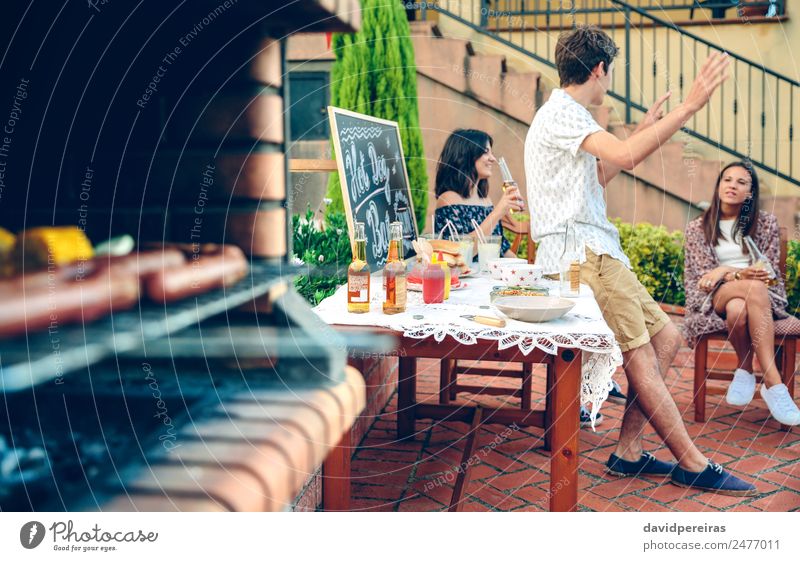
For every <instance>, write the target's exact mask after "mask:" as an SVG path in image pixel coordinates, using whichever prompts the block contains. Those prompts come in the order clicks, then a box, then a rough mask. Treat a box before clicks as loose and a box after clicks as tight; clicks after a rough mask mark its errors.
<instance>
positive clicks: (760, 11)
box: [739, 0, 770, 18]
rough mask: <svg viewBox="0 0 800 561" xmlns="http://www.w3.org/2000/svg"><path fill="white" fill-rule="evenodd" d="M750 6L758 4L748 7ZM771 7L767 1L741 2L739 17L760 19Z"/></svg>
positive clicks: (748, 0)
mask: <svg viewBox="0 0 800 561" xmlns="http://www.w3.org/2000/svg"><path fill="white" fill-rule="evenodd" d="M748 4H756V5H755V6H748ZM769 8H770V6H769V5H768V4H767V3H766V1H765V0H741V2H740V3H739V15H740V16H741V17H743V18H752V17H760V16H764V15H766V14H767V10H769Z"/></svg>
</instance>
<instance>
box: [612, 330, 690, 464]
mask: <svg viewBox="0 0 800 561" xmlns="http://www.w3.org/2000/svg"><path fill="white" fill-rule="evenodd" d="M650 343H651V345H652V347H653V349H654V350H655V353H656V362H657V364H658V372H659V374H660V375H661V377H662V379H663V378H664V377H665V376H666V374H667V372H668V371H669V367H670V365H671V364H672V361H673V359H674V358H675V355H676V354H677V353H678V349H679V348H680V346H681V334H680V333H679V332H678V328H677V327H675V324H673V323H672V322H670V323H668V324H666V325H665V326H664V328H663V329H661V331H659V332H658V333H656V334H655V335H654V336H653V337H652V339H651V340H650ZM625 365H626V375H627V361H625ZM636 395H637V394H636V392H635V391H634V390H633V388H632V385H631V384H629V387H628V401H627V402H626V404H625V414H624V415H623V417H622V427H621V429H620V433H619V442H618V443H617V450H616V452H615V454H616V455H617V456H618V457H620V458H622V459H624V460H628V461H631V462H635V461H636V460H638V459H639V458H640V457H641V455H642V452H643V450H642V431H643V429H644V427H645V425H646V424H647V422H648V419H647V416H645V414H644V413H642V410H641V409H640V408H639V404H638V403H637V400H636Z"/></svg>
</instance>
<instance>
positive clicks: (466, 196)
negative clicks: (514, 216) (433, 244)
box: [433, 129, 522, 258]
mask: <svg viewBox="0 0 800 561" xmlns="http://www.w3.org/2000/svg"><path fill="white" fill-rule="evenodd" d="M496 162H497V159H495V157H494V154H492V137H491V136H489V135H488V134H486V133H485V132H483V131H478V130H472V129H457V130H455V131H453V133H452V134H451V135H450V136H449V137H448V139H447V141H446V142H445V143H444V148H443V149H442V154H441V156H439V163H438V165H437V168H436V214H435V220H434V226H433V227H434V230H435V231H436V232H440V231H441V230H442V228H444V225H445V223H446V222H447V221H448V220H450V222H452V223H453V226H455V228H456V230H457V231H458V233H459V234H468V235H470V236H472V237H473V238H475V241H476V244H477V239H478V236H477V233H476V232H475V227H474V226H473V225H472V220H475V222H477V223H478V224H479V225H480V229H481V232H482V233H483V235H485V236H489V235H498V236H500V237H501V247H500V255H501V256H504V257H514V254H513V253H512V252H511V244H510V243H509V242H508V241H507V240H506V239H505V238H503V237H502V235H503V229H502V227H501V226H500V220H502V219H503V217H504V216H505V215H506V214H508V213H509V212H512V211H517V210H520V209H521V208H522V198H521V196H520V194H519V188H518V187H517V186H516V185H514V186H513V187H510V188H507V189H506V190H505V192H504V193H503V196H502V197H501V198H500V201H498V203H497V206H493V205H492V201H491V199H489V181H488V179H489V178H490V177H491V176H492V168H493V166H494V164H495V163H496ZM444 236H445V237H449V236H450V234H449V232H448V231H447V230H445V233H444ZM476 247H477V245H476ZM475 255H476V258H477V251H475Z"/></svg>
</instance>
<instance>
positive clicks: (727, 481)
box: [525, 26, 756, 496]
mask: <svg viewBox="0 0 800 561" xmlns="http://www.w3.org/2000/svg"><path fill="white" fill-rule="evenodd" d="M617 52H618V49H617V46H616V45H615V44H614V41H613V40H612V39H611V38H610V37H609V36H608V35H607V34H605V33H604V32H603V31H601V30H600V29H598V28H596V27H592V26H581V27H578V28H576V29H574V30H572V31H569V32H566V33H563V34H562V35H561V37H560V38H559V40H558V44H557V45H556V66H557V68H558V75H559V79H560V81H561V88H559V89H555V90H553V92H552V94H551V96H550V99H549V100H548V101H547V103H545V104H544V105H543V106H542V107H541V108H540V109H539V111H538V112H537V113H536V116H535V117H534V119H533V123H531V127H530V130H529V131H528V136H527V138H526V140H525V174H526V179H527V182H528V202H529V204H530V206H531V237H532V238H533V239H534V240H535V241H536V242H537V243H538V244H539V245H538V248H537V252H536V263H537V264H538V265H540V266H541V267H542V269H543V271H544V273H545V274H557V273H558V268H559V258H560V256H561V253H562V251H563V249H564V238H565V235H564V232H565V229H566V224H567V221H568V220H573V221H574V224H575V230H576V237H577V239H578V243H579V246H581V247H584V248H585V255H584V256H582V263H581V282H583V283H585V284H588V285H589V287H591V289H592V290H593V291H594V295H595V298H596V299H597V302H598V304H599V305H600V308H601V309H602V311H603V317H604V318H605V320H606V322H607V323H608V325H609V326H610V327H611V330H612V331H613V332H614V335H615V337H616V339H617V343H619V346H620V348H621V349H622V352H623V367H624V369H625V374H626V376H627V378H628V401H627V403H626V406H625V414H624V416H623V419H622V428H621V430H620V437H619V443H618V444H617V448H616V450H615V452H614V453H613V454H611V457H610V458H609V459H608V462H607V464H606V465H607V467H608V472H609V473H611V474H614V475H618V476H632V475H646V476H660V477H671V480H672V482H673V483H675V484H676V485H681V486H684V487H693V488H696V489H703V490H705V491H710V492H714V493H721V494H727V495H748V496H749V495H754V494H756V489H755V487H754V486H753V485H752V484H750V483H748V482H746V481H743V480H741V479H739V478H737V477H735V476H733V475H732V474H730V473H728V472H726V471H725V470H724V469H723V468H722V466H720V465H718V464H715V463H714V462H712V461H711V460H709V459H708V458H706V457H705V456H704V455H703V454H702V453H701V452H700V451H699V450H698V449H697V447H696V446H695V445H694V443H693V442H692V440H691V438H690V437H689V434H688V432H687V431H686V427H685V425H684V424H683V420H682V419H681V416H680V413H679V411H678V407H677V406H676V405H675V401H674V400H673V399H672V396H671V395H670V393H669V391H668V389H667V386H666V384H665V383H664V380H663V376H664V374H665V373H666V372H667V369H668V368H669V365H670V364H671V362H672V359H673V358H674V357H675V354H676V353H677V351H678V347H679V346H680V341H681V336H680V333H679V332H678V329H677V327H675V325H674V324H673V323H672V322H671V321H670V319H669V317H668V316H667V315H666V314H665V313H664V312H663V311H662V310H661V308H660V307H659V306H658V304H657V303H656V302H655V301H654V300H653V298H652V297H651V296H650V294H649V293H648V292H647V290H646V289H645V288H644V287H643V286H642V285H641V283H640V282H639V280H638V279H637V278H636V275H634V273H633V272H632V271H631V265H630V261H629V260H628V258H627V256H626V255H625V254H624V253H623V251H622V247H621V245H620V241H619V233H618V232H617V229H616V228H615V227H614V225H613V224H611V222H609V220H608V218H607V217H606V205H605V199H604V188H605V187H606V186H607V185H608V183H609V181H610V180H611V179H612V178H613V177H614V176H615V175H617V174H618V173H619V171H620V170H621V169H628V170H630V169H633V168H634V167H635V166H636V165H637V164H638V163H639V162H641V161H642V160H644V159H645V158H646V157H647V156H649V155H650V154H652V153H653V152H655V151H656V150H657V149H658V148H659V147H660V146H661V145H662V144H664V143H666V142H667V141H668V140H669V139H670V138H671V137H672V135H673V134H675V132H677V131H678V130H679V129H680V128H681V127H682V126H683V125H684V124H685V123H686V122H687V121H688V120H689V119H690V118H691V117H692V115H694V114H695V113H697V112H698V111H699V110H700V109H702V108H703V107H704V106H705V105H706V104H707V103H708V101H709V99H710V98H711V96H712V94H713V93H714V91H715V90H716V89H717V87H718V86H719V85H720V84H721V83H722V82H723V81H724V80H725V79H726V78H727V75H726V69H727V67H728V63H729V60H728V58H727V55H726V54H715V55H712V56H711V57H709V58H708V60H706V62H705V64H704V65H703V67H702V69H701V70H700V73H699V74H698V76H697V78H696V79H695V82H694V84H692V88H691V90H690V91H689V94H688V95H687V96H686V99H685V100H684V101H683V103H681V104H680V105H678V106H677V107H676V108H675V109H673V110H672V111H670V112H669V113H668V114H667V115H665V116H663V118H662V117H661V105H662V104H663V103H664V101H666V99H667V98H668V97H669V93H667V94H666V95H664V96H663V97H662V98H661V99H659V100H658V101H657V102H656V104H655V105H654V107H653V108H652V109H651V110H650V111H649V112H648V114H647V115H646V117H645V119H644V120H643V122H642V123H641V124H640V126H639V128H638V129H637V130H636V132H635V133H634V134H632V135H631V136H630V137H629V138H627V139H626V140H620V139H618V138H617V137H615V136H614V135H612V134H610V133H608V132H607V131H605V130H604V129H603V128H602V127H601V126H600V125H598V124H597V122H595V120H594V119H593V118H592V115H591V114H590V113H589V111H588V110H587V106H589V105H592V104H593V105H600V104H601V103H602V102H603V97H604V96H605V94H606V92H607V91H608V89H609V86H610V84H611V76H612V72H613V70H614V62H613V61H614V58H615V57H616V55H617ZM610 195H611V196H614V194H613V193H611V194H610ZM648 421H649V422H650V423H651V424H652V425H653V427H654V428H655V430H656V432H657V433H658V434H659V436H660V437H661V438H662V439H663V440H664V442H665V443H666V445H667V446H668V447H669V449H670V451H671V452H672V454H673V455H674V456H675V458H676V459H677V460H678V463H677V464H675V463H670V462H662V461H660V460H657V459H656V458H655V457H653V456H652V455H651V454H650V453H648V452H645V451H644V450H643V448H642V430H643V429H644V426H645V425H646V424H647V422H648Z"/></svg>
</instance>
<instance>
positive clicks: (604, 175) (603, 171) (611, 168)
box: [597, 92, 672, 188]
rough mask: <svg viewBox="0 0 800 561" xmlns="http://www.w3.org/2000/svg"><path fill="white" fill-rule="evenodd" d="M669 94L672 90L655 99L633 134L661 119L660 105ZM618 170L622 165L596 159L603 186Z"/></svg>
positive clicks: (661, 110)
mask: <svg viewBox="0 0 800 561" xmlns="http://www.w3.org/2000/svg"><path fill="white" fill-rule="evenodd" d="M670 95H672V92H667V93H665V94H664V95H662V96H661V97H659V98H658V99H657V100H656V102H655V103H654V104H653V105H652V107H650V109H648V110H647V113H645V115H644V118H642V120H641V121H640V122H639V125H638V126H637V127H636V129H635V130H634V131H633V134H636V133H638V132H640V131H643V130H644V129H646V128H648V127H651V126H653V125H655V124H656V123H657V122H658V121H660V120H661V118H662V117H663V116H664V111H663V109H661V106H662V105H664V103H666V101H667V100H668V99H669V96H670ZM620 171H622V166H615V165H614V164H612V163H611V162H608V161H605V162H604V161H603V160H597V179H598V180H599V182H600V185H602V186H603V187H604V188H605V187H606V186H607V185H608V184H609V183H611V180H612V179H614V178H615V177H616V176H617V174H618V173H619V172H620Z"/></svg>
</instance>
